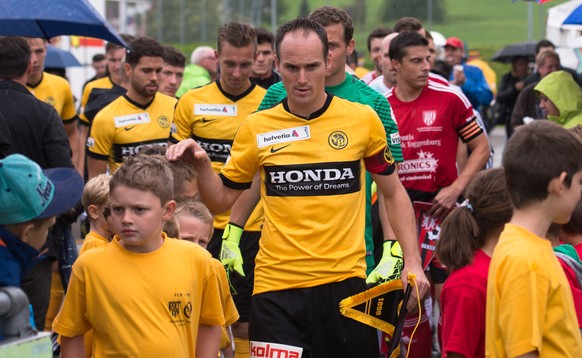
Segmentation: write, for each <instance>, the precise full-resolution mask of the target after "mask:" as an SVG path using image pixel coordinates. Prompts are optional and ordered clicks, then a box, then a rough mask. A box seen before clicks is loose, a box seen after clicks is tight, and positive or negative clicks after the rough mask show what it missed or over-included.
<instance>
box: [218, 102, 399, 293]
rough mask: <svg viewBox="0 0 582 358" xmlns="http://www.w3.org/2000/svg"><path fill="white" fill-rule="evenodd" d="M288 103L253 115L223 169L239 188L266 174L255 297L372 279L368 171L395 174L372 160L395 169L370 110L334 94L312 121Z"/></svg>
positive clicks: (227, 182) (228, 183) (228, 182)
mask: <svg viewBox="0 0 582 358" xmlns="http://www.w3.org/2000/svg"><path fill="white" fill-rule="evenodd" d="M286 101H287V100H286V99H285V100H283V102H282V103H280V104H279V105H277V106H275V107H273V108H271V109H268V110H264V111H260V112H256V113H254V114H252V115H250V116H249V117H248V118H247V120H246V121H245V122H244V123H243V124H242V125H241V127H240V129H239V131H238V133H237V135H236V138H235V140H234V143H233V148H232V151H231V158H230V160H229V161H228V162H227V163H226V165H225V166H224V168H223V169H222V171H221V176H222V179H223V182H224V184H225V185H226V186H228V187H230V188H234V189H246V188H248V187H249V186H250V183H251V181H252V179H253V176H254V175H255V173H256V171H257V170H259V171H260V175H261V198H262V200H263V208H264V211H265V220H264V222H263V230H262V234H261V244H260V250H259V253H258V255H257V257H256V260H255V263H256V268H255V289H254V294H258V293H262V292H267V291H276V290H281V289H289V288H301V287H313V286H318V285H322V284H327V283H331V282H338V281H341V280H344V279H347V278H350V277H362V278H364V277H366V275H365V269H366V262H365V259H364V258H365V250H366V249H365V243H364V225H365V223H364V219H365V214H366V210H365V198H366V193H365V191H366V190H365V183H366V180H365V172H366V168H368V169H369V170H371V171H373V172H376V173H388V172H390V171H388V170H385V169H378V170H373V168H371V167H370V165H365V163H366V164H367V163H368V162H372V161H373V160H372V159H374V161H384V164H385V165H384V166H383V168H392V170H393V167H394V160H393V159H391V158H392V157H391V155H390V151H389V149H387V145H386V134H385V132H384V127H383V126H382V123H381V121H380V119H379V117H378V115H377V114H376V112H374V110H372V109H371V108H370V107H369V106H365V105H361V104H359V103H354V102H350V101H347V100H343V99H340V98H338V97H334V96H332V95H328V99H327V102H326V104H325V105H324V107H323V108H322V109H321V110H319V111H318V112H316V113H313V114H312V115H311V116H310V119H306V118H302V117H299V116H296V115H294V114H292V113H290V112H289V109H288V107H287V102H286ZM356 117H357V118H358V120H357V121H354V120H353V118H356ZM378 168H379V166H378Z"/></svg>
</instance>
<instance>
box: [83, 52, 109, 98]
mask: <svg viewBox="0 0 582 358" xmlns="http://www.w3.org/2000/svg"><path fill="white" fill-rule="evenodd" d="M91 67H93V69H94V70H95V76H93V77H91V78H89V79H88V80H87V81H86V82H85V83H84V84H83V89H85V86H86V85H87V83H89V82H91V81H95V80H97V79H99V78H103V77H105V76H107V61H106V60H105V55H104V54H102V53H98V54H96V55H95V56H93V60H92V62H91Z"/></svg>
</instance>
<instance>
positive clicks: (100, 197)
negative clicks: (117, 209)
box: [79, 174, 112, 254]
mask: <svg viewBox="0 0 582 358" xmlns="http://www.w3.org/2000/svg"><path fill="white" fill-rule="evenodd" d="M110 179H111V177H110V176H109V175H107V174H99V175H98V176H96V177H95V178H93V179H91V180H89V181H88V182H87V184H85V189H84V190H83V197H82V198H81V203H82V204H83V207H84V208H85V212H86V213H87V218H88V219H89V232H88V233H87V236H85V240H84V241H83V246H81V250H80V252H79V254H82V253H83V252H85V251H87V250H90V249H94V248H97V247H101V246H105V245H107V244H108V243H109V238H110V237H111V236H112V233H111V232H110V231H109V229H108V226H107V217H108V216H111V213H110V211H109V180H110Z"/></svg>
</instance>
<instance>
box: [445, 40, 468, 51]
mask: <svg viewBox="0 0 582 358" xmlns="http://www.w3.org/2000/svg"><path fill="white" fill-rule="evenodd" d="M446 46H451V47H454V48H460V49H461V50H463V51H464V50H465V47H464V46H463V41H461V40H459V39H458V38H456V37H449V38H448V39H447V42H446V43H445V47H446Z"/></svg>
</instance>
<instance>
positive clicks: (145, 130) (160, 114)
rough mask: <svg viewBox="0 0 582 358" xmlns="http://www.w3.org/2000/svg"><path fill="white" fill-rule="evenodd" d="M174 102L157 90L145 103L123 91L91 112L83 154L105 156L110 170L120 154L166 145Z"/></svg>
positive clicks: (172, 116)
mask: <svg viewBox="0 0 582 358" xmlns="http://www.w3.org/2000/svg"><path fill="white" fill-rule="evenodd" d="M175 105H176V99H175V98H172V97H169V96H166V95H164V94H161V93H159V92H158V93H156V96H155V97H154V99H153V100H152V101H151V102H150V103H149V104H147V105H145V106H142V105H140V104H138V103H135V102H134V101H132V100H131V99H130V98H129V97H127V96H126V95H124V96H121V97H119V98H118V99H116V100H115V101H113V102H111V103H110V104H109V105H108V106H107V107H105V108H103V109H102V110H101V111H100V112H99V113H98V114H97V116H95V119H94V121H93V125H92V126H91V133H90V134H89V138H88V139H87V149H88V151H87V155H89V156H91V157H93V158H96V159H102V160H108V161H109V170H110V171H111V173H113V172H115V171H116V170H117V169H118V168H119V167H120V166H121V164H122V163H123V158H124V157H127V156H133V155H136V154H137V153H138V152H139V150H140V148H142V147H144V146H148V145H154V144H160V145H163V146H166V145H167V144H168V136H169V135H170V128H171V126H172V120H173V118H174V106H175Z"/></svg>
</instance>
